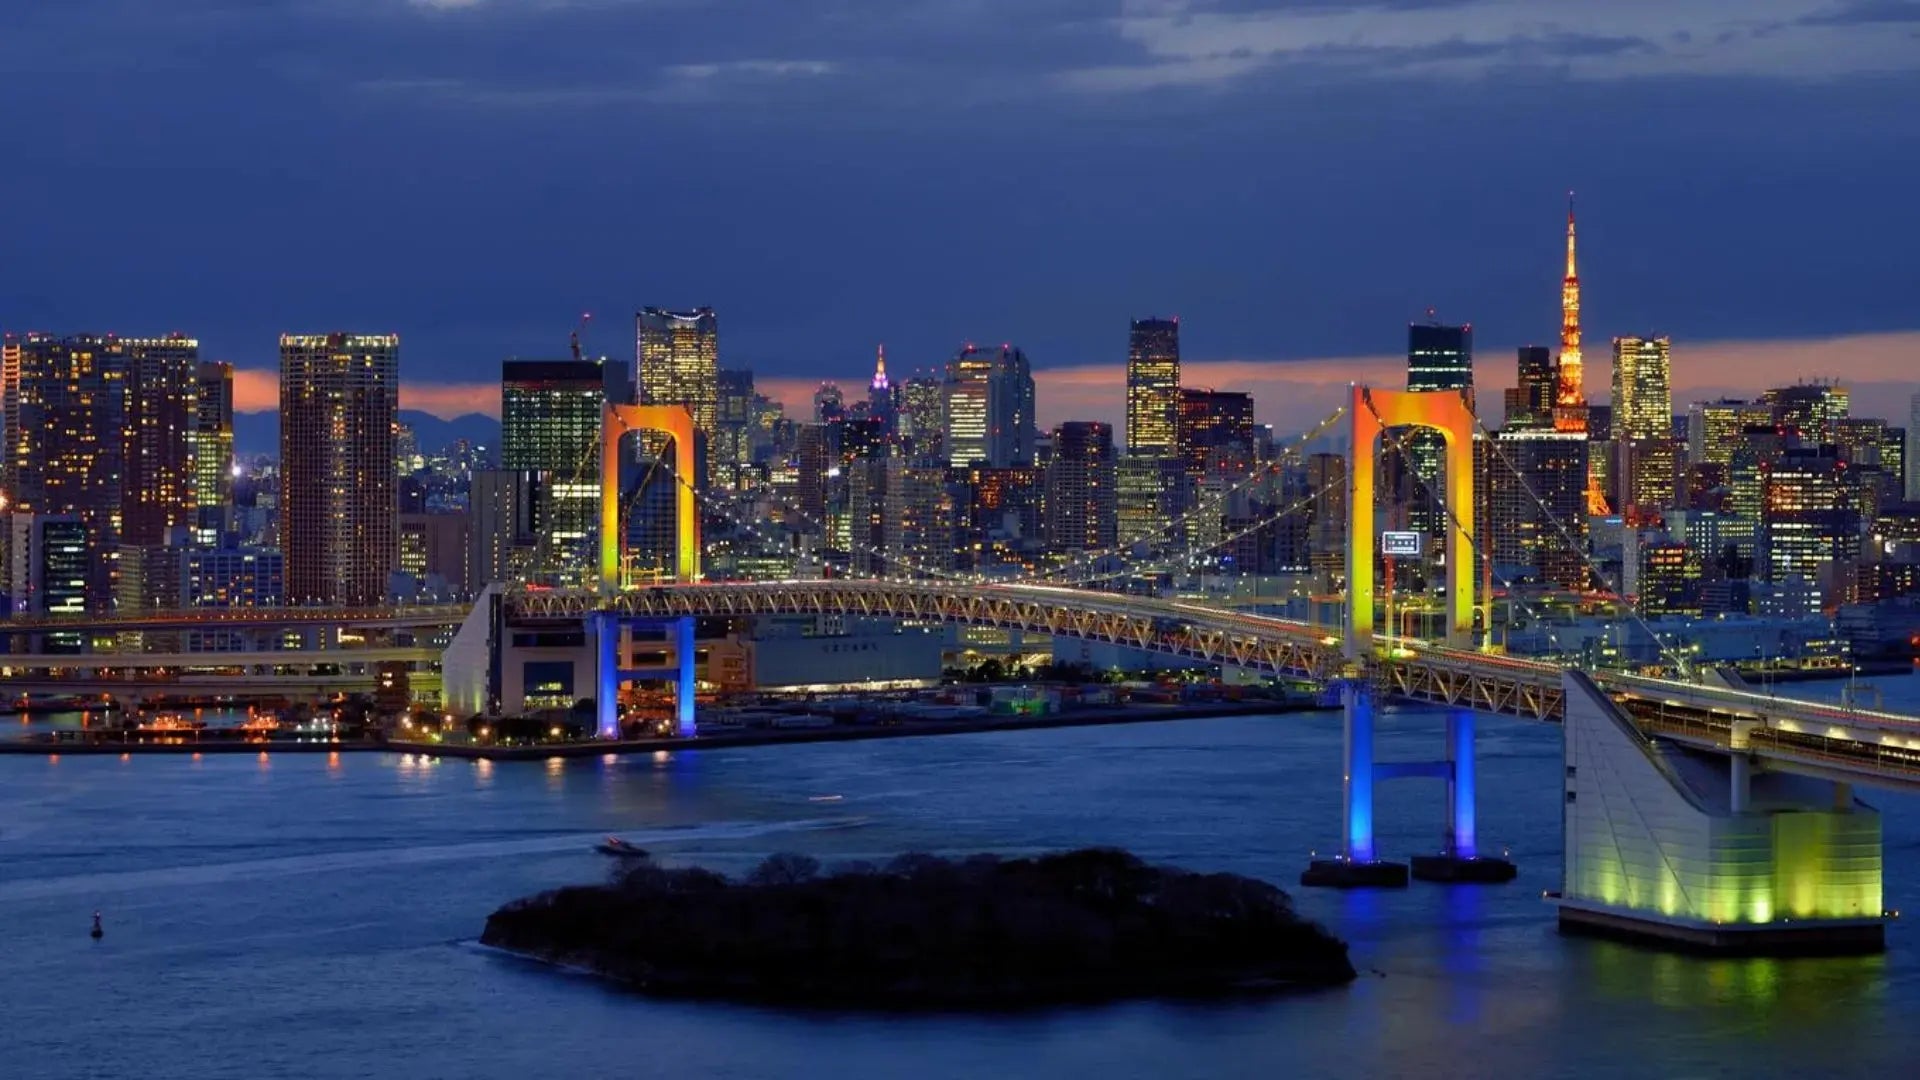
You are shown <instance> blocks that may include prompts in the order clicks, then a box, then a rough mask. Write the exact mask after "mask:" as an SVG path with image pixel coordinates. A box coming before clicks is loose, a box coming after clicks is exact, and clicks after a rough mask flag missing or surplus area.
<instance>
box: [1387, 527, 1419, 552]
mask: <svg viewBox="0 0 1920 1080" xmlns="http://www.w3.org/2000/svg"><path fill="white" fill-rule="evenodd" d="M1380 554H1382V555H1418V554H1420V534H1419V533H1417V532H1383V533H1381V534H1380Z"/></svg>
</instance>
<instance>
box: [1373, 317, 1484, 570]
mask: <svg viewBox="0 0 1920 1080" xmlns="http://www.w3.org/2000/svg"><path fill="white" fill-rule="evenodd" d="M1407 389H1408V390H1416V391H1422V392H1443V391H1444V392H1455V393H1464V394H1465V395H1466V397H1467V402H1468V403H1469V405H1471V404H1472V402H1473V326H1472V325H1471V324H1466V325H1462V326H1447V325H1444V324H1442V323H1437V322H1435V323H1411V324H1409V325H1408V326H1407ZM1401 444H1404V445H1405V447H1406V461H1404V462H1399V461H1398V459H1399V456H1400V455H1399V454H1397V453H1392V452H1390V453H1389V454H1388V458H1389V460H1390V461H1393V462H1395V463H1396V464H1397V467H1395V468H1393V469H1392V470H1391V471H1392V472H1399V473H1402V474H1403V475H1401V476H1400V477H1398V478H1397V479H1399V480H1401V481H1403V482H1402V483H1401V484H1400V485H1399V487H1400V490H1401V493H1402V496H1403V498H1404V499H1405V500H1406V506H1407V527H1408V528H1410V529H1413V530H1414V531H1416V532H1422V533H1426V534H1427V535H1428V536H1444V535H1446V526H1447V514H1446V513H1445V512H1444V511H1443V510H1442V506H1441V500H1440V498H1439V495H1438V493H1439V492H1442V491H1444V490H1446V480H1445V476H1446V460H1447V444H1446V439H1445V437H1444V436H1442V435H1441V434H1440V433H1439V432H1437V431H1434V430H1433V429H1431V428H1415V429H1413V430H1411V431H1405V432H1404V433H1403V434H1401V435H1400V436H1399V437H1398V438H1397V439H1395V440H1391V441H1390V443H1389V446H1390V449H1391V450H1397V449H1398V446H1399V445H1401Z"/></svg>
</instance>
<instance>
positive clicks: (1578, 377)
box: [1553, 193, 1587, 434]
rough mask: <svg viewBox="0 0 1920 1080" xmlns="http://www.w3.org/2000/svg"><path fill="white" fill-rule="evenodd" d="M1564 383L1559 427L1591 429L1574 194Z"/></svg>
mask: <svg viewBox="0 0 1920 1080" xmlns="http://www.w3.org/2000/svg"><path fill="white" fill-rule="evenodd" d="M1559 370H1560V385H1559V389H1558V390H1557V391H1556V392H1555V394H1554V401H1553V405H1554V408H1553V426H1554V430H1556V431H1565V432H1572V433H1578V434H1584V433H1585V432H1586V430H1587V387H1586V371H1585V369H1584V365H1583V363H1582V360H1581V355H1580V268H1579V263H1578V262H1577V261H1576V260H1575V258H1574V225H1573V195H1572V194H1571V193H1569V194H1568V195H1567V273H1566V276H1565V277H1564V278H1562V279H1561V280H1560V363H1559Z"/></svg>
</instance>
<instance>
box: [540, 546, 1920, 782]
mask: <svg viewBox="0 0 1920 1080" xmlns="http://www.w3.org/2000/svg"><path fill="white" fill-rule="evenodd" d="M600 610H607V611H613V612H618V613H621V614H626V615H632V616H636V617H642V618H648V617H651V618H671V617H676V616H685V615H695V616H742V615H764V614H827V615H874V616H888V617H894V618H902V619H910V620H922V621H927V622H933V621H942V622H958V623H967V624H970V625H989V626H999V627H1004V628H1007V629H1018V630H1025V631H1029V632H1033V633H1042V634H1049V635H1059V636H1067V637H1076V638H1084V639H1087V640H1092V641H1100V642H1105V643H1108V644H1113V645H1120V646H1126V647H1129V648H1137V649H1148V650H1152V651H1155V652H1161V653H1166V654H1170V655H1174V656H1180V657H1187V658H1191V659H1195V660H1201V661H1205V662H1208V663H1218V664H1228V665H1232V666H1236V667H1244V668H1249V669H1252V670H1256V671H1261V672H1264V673H1267V674H1271V675H1283V676H1293V677H1298V678H1306V679H1312V680H1316V681H1322V682H1326V681H1331V680H1335V679H1342V678H1366V679H1368V680H1369V681H1371V682H1372V684H1373V686H1374V687H1375V689H1376V691H1377V692H1378V693H1381V694H1383V695H1385V696H1388V697H1395V698H1402V699H1407V700H1412V701H1421V702H1428V703H1431V704H1436V705H1450V706H1464V707H1468V708H1473V709H1476V710H1479V711H1483V712H1492V713H1499V714H1504V715H1507V716H1515V717H1520V718H1522V719H1530V720H1542V721H1557V720H1559V719H1560V716H1561V711H1562V709H1563V707H1564V704H1565V702H1564V698H1563V690H1562V677H1563V668H1562V667H1561V666H1560V665H1558V664H1553V663H1548V662H1544V661H1539V660H1524V659H1520V658H1518V657H1511V656H1503V655H1498V654H1492V653H1481V652H1473V651H1468V650H1459V649H1449V648H1443V647H1439V646H1434V645H1431V644H1427V643H1424V642H1412V641H1405V640H1399V639H1396V640H1394V641H1391V642H1387V641H1385V640H1382V641H1380V642H1379V643H1378V644H1377V646H1376V648H1375V650H1374V655H1372V656H1370V657H1367V658H1366V659H1365V660H1364V661H1362V662H1359V663H1355V662H1352V661H1349V660H1348V658H1347V657H1346V656H1345V655H1344V654H1343V651H1342V647H1341V642H1340V639H1339V638H1338V637H1336V636H1334V635H1333V634H1331V633H1329V631H1328V629H1327V628H1325V627H1315V626H1310V625H1308V624H1306V623H1301V622H1295V621H1291V620H1287V619H1279V618H1274V617H1271V616H1266V615H1254V614H1246V613H1241V612H1236V611H1225V610H1221V609H1217V608H1213V607H1209V606H1207V605H1204V604H1196V603H1190V602H1185V601H1178V600H1162V599H1158V598H1153V597H1140V596H1123V595H1119V594H1114V593H1102V592H1092V591H1089V590H1085V589H1070V588H1062V587H1056V586H1045V585H958V584H953V583H945V582H924V581H856V580H846V581H835V580H825V581H781V582H752V583H700V584H692V585H655V586H648V587H645V588H640V589H635V590H632V591H628V592H623V593H620V594H618V595H616V596H613V597H611V598H602V597H600V596H598V595H596V594H594V593H591V592H584V591H571V590H568V591H560V590H554V591H527V592H514V593H510V594H509V596H508V613H509V615H510V616H511V617H512V618H514V619H516V620H530V621H538V620H545V619H554V620H566V621H571V620H577V619H580V618H583V617H585V616H587V615H589V614H592V613H593V612H595V611H600ZM1591 674H1592V677H1593V679H1594V681H1595V682H1596V683H1597V684H1599V685H1600V686H1601V687H1602V688H1603V689H1605V690H1606V691H1607V692H1608V693H1609V694H1610V695H1612V696H1613V697H1614V699H1615V700H1616V701H1618V702H1619V703H1620V704H1621V706H1622V707H1623V708H1624V709H1626V711H1627V712H1628V713H1629V714H1630V715H1632V716H1633V717H1634V719H1635V720H1636V722H1638V723H1639V725H1640V727H1641V729H1642V730H1643V731H1645V732H1647V733H1648V734H1649V735H1654V734H1657V735H1661V736H1663V737H1669V738H1673V739H1676V740H1679V741H1683V742H1688V743H1691V744H1695V745H1699V746H1703V747H1710V748H1714V749H1718V750H1723V751H1724V750H1729V749H1731V748H1733V747H1735V746H1739V747H1743V748H1744V749H1746V750H1747V751H1748V752H1749V753H1751V754H1753V755H1754V756H1756V757H1759V758H1761V759H1764V760H1765V761H1767V762H1769V763H1770V764H1772V765H1773V766H1774V767H1777V768H1782V769H1787V770H1791V771H1803V772H1815V773H1818V774H1820V775H1825V776H1830V777H1833V778H1836V779H1842V780H1846V781H1849V782H1858V783H1864V784H1872V785H1876V786H1882V787H1886V786H1894V787H1920V718H1916V717H1911V716H1901V715H1898V714H1895V713H1886V712H1875V711H1869V710H1863V709H1856V708H1851V707H1839V706H1830V705H1821V704H1817V703H1812V702H1804V701H1796V700H1792V699H1785V698H1776V697H1771V696H1768V695H1764V694H1756V693H1752V692H1748V691H1741V690H1732V689H1725V688H1720V687H1711V686H1703V685H1699V684H1695V683H1687V682H1679V681H1675V680H1671V679H1660V678H1653V677H1650V676H1644V675H1629V674H1626V673H1623V672H1613V671H1596V672H1593V673H1591Z"/></svg>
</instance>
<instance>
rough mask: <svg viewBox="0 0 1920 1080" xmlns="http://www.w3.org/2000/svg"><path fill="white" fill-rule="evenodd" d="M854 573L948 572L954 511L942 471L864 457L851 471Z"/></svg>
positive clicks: (908, 462) (935, 466)
mask: <svg viewBox="0 0 1920 1080" xmlns="http://www.w3.org/2000/svg"><path fill="white" fill-rule="evenodd" d="M849 475H850V478H851V483H850V484H849V485H848V517H849V518H850V519H851V521H852V528H853V532H854V536H853V544H852V551H851V552H850V555H851V560H852V565H853V568H854V569H855V570H856V571H858V572H860V573H864V574H907V573H913V572H916V571H924V570H947V569H950V568H952V566H953V564H954V560H955V555H954V526H955V520H956V519H955V510H954V501H953V498H952V496H951V495H950V494H949V493H948V491H947V484H946V480H947V473H946V469H945V467H944V466H941V465H938V464H936V463H932V462H927V461H924V460H922V461H911V460H909V459H907V458H902V457H871V458H866V459H864V460H862V461H860V462H858V463H857V464H856V465H854V466H853V468H852V469H851V470H850V473H849Z"/></svg>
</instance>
